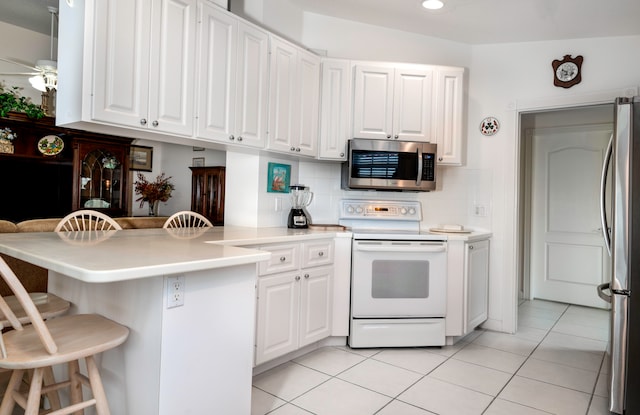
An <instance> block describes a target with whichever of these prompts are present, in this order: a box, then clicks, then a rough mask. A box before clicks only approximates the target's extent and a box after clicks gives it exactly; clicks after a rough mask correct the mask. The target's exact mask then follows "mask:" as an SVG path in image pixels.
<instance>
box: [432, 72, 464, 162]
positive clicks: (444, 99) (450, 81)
mask: <svg viewBox="0 0 640 415" xmlns="http://www.w3.org/2000/svg"><path fill="white" fill-rule="evenodd" d="M435 90H436V91H435V111H434V125H435V140H432V141H435V142H436V144H437V145H438V163H439V164H441V165H452V166H460V165H462V153H463V148H462V147H463V118H464V117H463V113H464V110H463V108H464V105H463V104H464V103H463V97H464V91H463V90H464V68H449V67H439V68H438V69H437V71H436V79H435Z"/></svg>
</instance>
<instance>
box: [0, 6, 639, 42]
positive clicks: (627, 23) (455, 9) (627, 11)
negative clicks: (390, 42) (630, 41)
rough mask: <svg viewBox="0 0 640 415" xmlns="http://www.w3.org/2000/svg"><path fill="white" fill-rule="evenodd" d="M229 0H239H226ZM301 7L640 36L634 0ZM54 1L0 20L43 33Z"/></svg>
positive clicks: (557, 33) (501, 27) (526, 30)
mask: <svg viewBox="0 0 640 415" xmlns="http://www.w3.org/2000/svg"><path fill="white" fill-rule="evenodd" d="M230 1H231V2H236V1H242V0H230ZM289 1H291V2H292V3H294V4H295V5H298V6H299V7H301V8H302V9H304V10H307V11H310V12H314V13H319V14H324V15H329V16H334V17H338V18H343V19H348V20H355V21H360V22H363V23H369V24H373V25H377V26H385V27H389V28H394V29H399V30H404V31H409V32H415V33H420V34H424V35H427V36H434V37H438V38H442V39H447V40H452V41H455V42H461V43H467V44H474V45H477V44H490V43H504V42H529V41H546V40H560V39H576V38H591V37H609V36H627V35H640V24H639V23H638V20H639V19H640V1H637V0H444V1H445V2H446V3H447V4H446V6H445V7H444V8H443V9H441V10H439V11H436V12H429V11H427V10H425V9H423V8H422V7H421V6H420V3H421V0H289ZM57 4H58V0H1V1H0V20H2V21H6V22H8V23H11V24H14V25H16V26H22V27H25V28H28V29H31V30H34V31H37V32H41V33H43V34H49V33H50V30H51V27H50V26H51V15H50V14H49V11H48V10H47V6H57Z"/></svg>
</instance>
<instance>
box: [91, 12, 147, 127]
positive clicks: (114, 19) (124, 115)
mask: <svg viewBox="0 0 640 415" xmlns="http://www.w3.org/2000/svg"><path fill="white" fill-rule="evenodd" d="M94 7H95V11H94V13H93V22H91V24H92V25H93V28H94V38H93V62H92V67H93V77H92V85H91V91H85V94H92V97H91V98H90V99H91V102H92V106H91V118H92V119H94V120H97V121H104V122H108V123H116V124H122V125H127V126H133V127H141V121H142V120H146V118H147V117H148V105H149V101H148V97H149V45H150V39H151V30H150V29H149V28H150V27H151V0H105V1H97V2H95V5H94ZM81 35H82V34H81V33H79V34H78V36H81Z"/></svg>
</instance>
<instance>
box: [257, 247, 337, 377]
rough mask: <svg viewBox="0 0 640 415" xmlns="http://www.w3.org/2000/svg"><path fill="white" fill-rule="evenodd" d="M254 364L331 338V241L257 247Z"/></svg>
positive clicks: (332, 253)
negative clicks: (261, 257)
mask: <svg viewBox="0 0 640 415" xmlns="http://www.w3.org/2000/svg"><path fill="white" fill-rule="evenodd" d="M259 249H262V250H266V251H270V252H271V254H272V255H271V259H270V260H268V261H265V262H262V263H261V264H260V265H259V276H258V284H257V307H256V310H257V318H256V353H255V365H259V364H262V363H264V362H267V361H269V360H272V359H275V358H277V357H279V356H283V355H285V354H287V353H289V352H292V351H294V350H297V349H299V348H301V347H304V346H306V345H308V344H311V343H313V342H316V341H318V340H322V339H323V338H326V337H329V336H330V335H331V324H332V309H333V272H334V269H333V257H334V245H333V240H320V241H313V242H303V243H294V244H274V245H264V246H260V247H259Z"/></svg>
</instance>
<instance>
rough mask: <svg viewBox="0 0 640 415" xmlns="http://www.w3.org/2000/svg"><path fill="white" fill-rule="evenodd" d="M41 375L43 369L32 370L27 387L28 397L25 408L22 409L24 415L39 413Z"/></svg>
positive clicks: (36, 414)
mask: <svg viewBox="0 0 640 415" xmlns="http://www.w3.org/2000/svg"><path fill="white" fill-rule="evenodd" d="M43 375H44V369H43V368H41V367H39V368H36V369H33V374H32V375H31V385H30V386H29V396H28V397H27V407H26V408H25V409H24V415H38V413H39V412H40V395H41V392H42V378H43Z"/></svg>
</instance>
